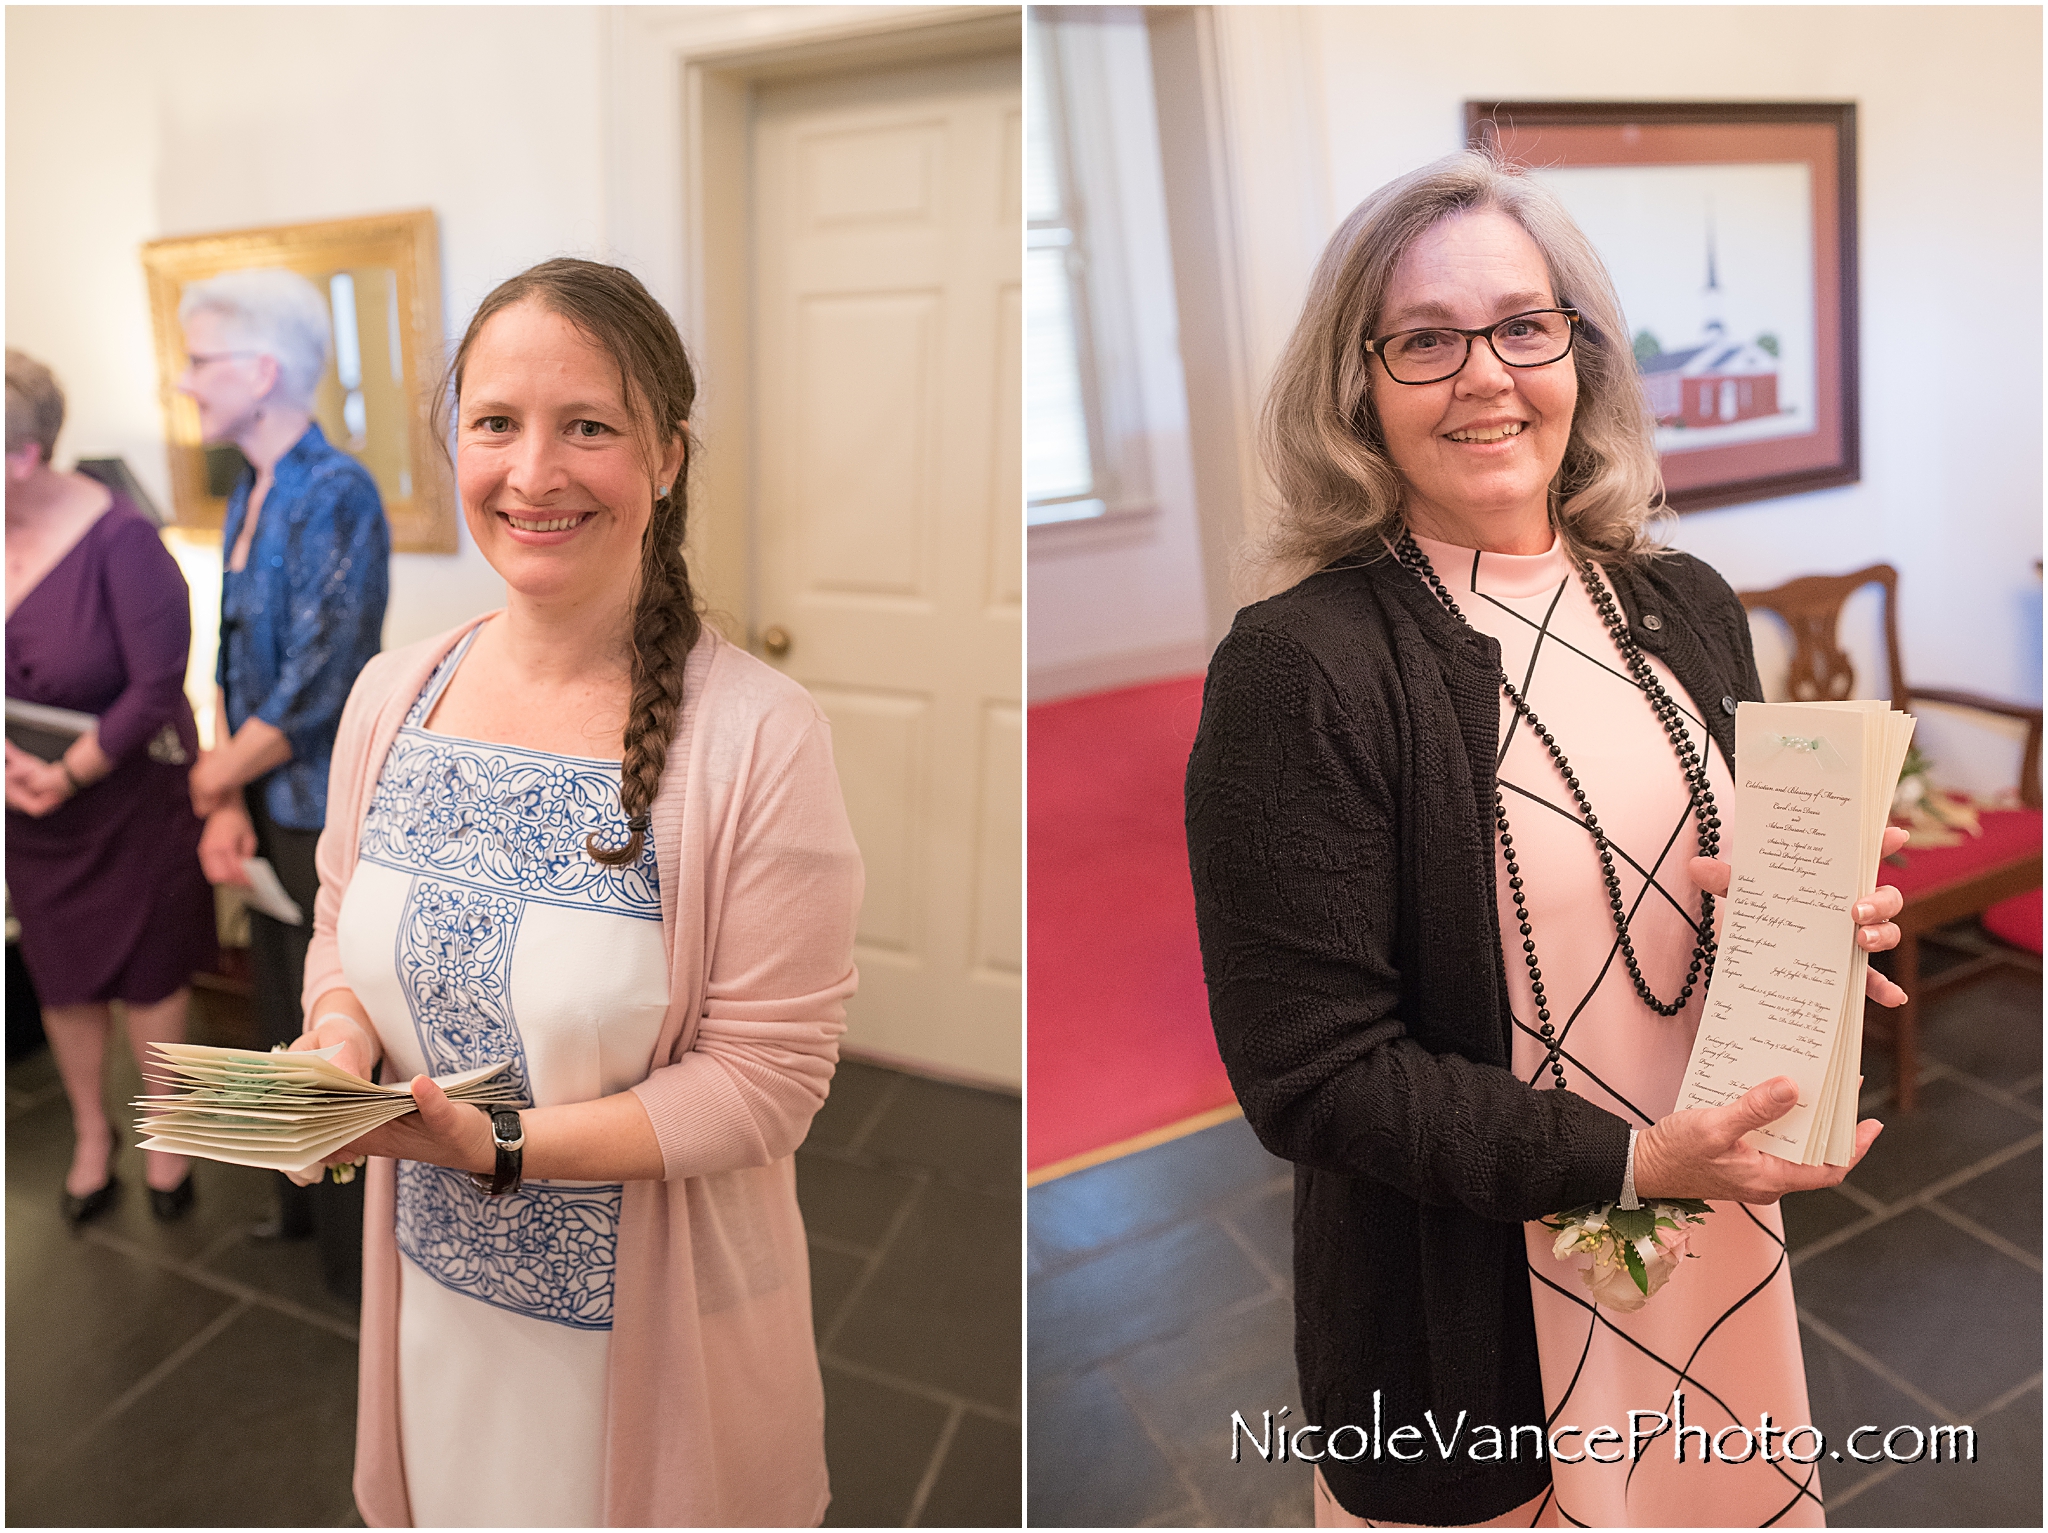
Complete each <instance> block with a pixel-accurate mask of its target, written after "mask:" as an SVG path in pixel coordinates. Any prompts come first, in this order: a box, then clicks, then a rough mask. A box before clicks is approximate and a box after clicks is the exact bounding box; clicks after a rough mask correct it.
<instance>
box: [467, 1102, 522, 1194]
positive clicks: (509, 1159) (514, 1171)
mask: <svg viewBox="0 0 2048 1533" xmlns="http://www.w3.org/2000/svg"><path fill="white" fill-rule="evenodd" d="M508 1119H509V1120H510V1121H509V1123H508V1122H507V1120H508ZM491 1144H492V1146H493V1147H494V1148H495V1149H496V1150H497V1152H498V1163H497V1165H495V1166H494V1167H492V1169H491V1174H490V1175H489V1176H482V1175H479V1174H478V1173H477V1172H474V1171H472V1172H471V1173H470V1174H469V1179H470V1181H472V1182H474V1183H475V1184H476V1188H477V1190H478V1191H479V1192H481V1193H483V1194H484V1195H485V1196H486V1197H493V1198H502V1197H504V1196H505V1195H506V1194H508V1193H513V1192H517V1191H518V1190H519V1183H520V1172H521V1170H522V1165H523V1162H524V1160H525V1158H526V1130H525V1127H524V1125H523V1123H522V1121H521V1119H520V1117H519V1114H518V1112H517V1111H516V1110H514V1109H512V1108H510V1107H499V1108H495V1109H493V1110H492V1112H491Z"/></svg>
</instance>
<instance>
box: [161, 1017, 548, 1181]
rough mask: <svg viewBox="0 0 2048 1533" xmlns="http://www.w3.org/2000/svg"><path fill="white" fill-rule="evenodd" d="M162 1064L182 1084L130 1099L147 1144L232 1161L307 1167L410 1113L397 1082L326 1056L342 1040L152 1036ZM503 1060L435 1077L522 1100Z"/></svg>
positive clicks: (498, 1098)
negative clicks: (313, 1045) (215, 1042)
mask: <svg viewBox="0 0 2048 1533" xmlns="http://www.w3.org/2000/svg"><path fill="white" fill-rule="evenodd" d="M150 1048H151V1049H153V1050H154V1051H155V1052H156V1055H157V1061H156V1062H157V1065H158V1068H159V1070H160V1071H162V1072H164V1073H167V1074H168V1075H169V1076H170V1077H171V1078H172V1079H174V1080H175V1081H176V1082H177V1083H178V1084H179V1087H180V1089H179V1090H178V1091H177V1092H175V1093H173V1094H170V1095H165V1096H145V1097H137V1098H136V1099H135V1101H134V1104H133V1105H134V1106H136V1107H137V1108H140V1109H141V1111H142V1117H141V1120H140V1121H139V1122H138V1123H137V1124H136V1125H135V1128H136V1132H138V1133H141V1134H147V1135H149V1136H150V1137H149V1138H147V1139H145V1140H144V1141H143V1142H142V1148H143V1149H145V1150H163V1151H165V1152H167V1153H169V1154H173V1155H198V1156H202V1157H204V1158H205V1159H207V1160H225V1161H229V1162H232V1163H233V1164H235V1165H238V1166H265V1167H268V1168H270V1169H272V1170H276V1171H304V1170H306V1169H307V1168H308V1167H310V1166H315V1165H318V1164H319V1163H320V1162H321V1161H323V1160H325V1159H326V1158H327V1157H328V1156H330V1155H332V1154H334V1153H335V1152H336V1151H338V1150H340V1149H342V1148H343V1147H344V1146H345V1145H348V1144H350V1143H352V1142H353V1141H355V1140H357V1139H360V1138H362V1136H363V1135H365V1134H367V1133H369V1132H370V1130H371V1129H373V1128H379V1127H381V1126H382V1125H384V1124H386V1123H389V1122H390V1121H391V1120H392V1119H394V1118H402V1117H404V1116H405V1114H407V1113H409V1112H411V1111H412V1110H413V1100H412V1093H411V1091H410V1090H408V1089H407V1088H406V1087H405V1086H403V1085H396V1086H380V1085H377V1084H376V1083H375V1082H372V1081H366V1080H363V1079H362V1078H360V1077H359V1076H354V1075H350V1074H349V1073H348V1072H347V1071H346V1070H344V1069H342V1068H340V1067H339V1066H338V1065H335V1064H333V1063H332V1062H331V1061H332V1060H333V1058H334V1056H335V1055H336V1054H337V1053H339V1052H340V1050H341V1045H340V1044H334V1045H331V1046H330V1047H328V1048H324V1049H307V1050H302V1051H300V1052H297V1053H282V1052H277V1053H261V1052H258V1051H257V1050H254V1049H218V1048H208V1047H206V1046H205V1045H203V1044H197V1043H152V1044H151V1045H150ZM509 1063H510V1061H508V1060H500V1061H498V1063H496V1064H494V1065H485V1066H483V1067H482V1068H480V1069H476V1070H465V1071H462V1072H461V1073H459V1074H455V1075H437V1076H435V1077H434V1083H435V1084H436V1085H437V1086H439V1087H440V1088H441V1089H442V1090H443V1091H445V1092H447V1093H448V1095H449V1096H450V1097H452V1098H454V1100H456V1101H458V1102H468V1103H471V1104H473V1105H474V1106H478V1107H489V1106H494V1105H498V1104H506V1105H511V1106H524V1105H525V1099H524V1098H523V1097H521V1096H520V1095H519V1094H518V1092H517V1091H516V1090H515V1089H514V1088H513V1086H512V1084H511V1083H510V1082H509V1081H506V1080H502V1079H499V1078H498V1077H500V1076H502V1075H503V1073H504V1071H505V1069H506V1066H507V1065H508V1064H509Z"/></svg>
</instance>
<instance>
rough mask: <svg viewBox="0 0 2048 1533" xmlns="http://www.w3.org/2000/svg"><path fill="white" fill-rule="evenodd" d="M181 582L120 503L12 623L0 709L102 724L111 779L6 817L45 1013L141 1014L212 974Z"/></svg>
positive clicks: (26, 955) (209, 898) (151, 533)
mask: <svg viewBox="0 0 2048 1533" xmlns="http://www.w3.org/2000/svg"><path fill="white" fill-rule="evenodd" d="M191 642H192V613H191V606H190V596H189V593H188V592H187V590H186V587H185V577H184V575H183V574H182V573H181V572H180V571H179V569H178V565H177V561H176V560H174V559H173V558H172V557H171V555H170V551H169V550H168V549H166V548H165V547H164V545H163V541H162V540H161V539H160V538H159V537H158V536H157V531H156V528H155V527H153V526H152V525H151V524H150V522H149V521H148V519H147V518H145V517H144V516H143V515H142V514H141V513H140V512H138V511H137V510H136V509H135V508H134V507H133V506H132V505H130V504H129V503H128V502H127V501H126V500H124V499H123V498H121V497H120V496H118V495H117V496H115V497H114V504H113V506H112V508H111V509H110V510H108V511H107V512H106V514H105V515H103V516H102V517H100V519H99V520H98V521H97V522H95V523H93V525H92V526H91V527H90V528H89V529H88V530H87V531H86V534H85V536H84V537H82V538H80V539H79V540H78V542H77V544H76V545H74V546H73V547H72V549H71V551H70V552H69V553H67V554H65V556H64V557H63V558H62V559H61V560H59V561H58V563H57V567H56V568H55V569H53V570H51V571H50V573H49V574H47V575H45V576H44V577H43V579H42V583H41V584H39V585H38V586H37V587H36V588H35V589H34V590H33V591H30V592H29V594H28V596H27V598H26V599H24V600H23V602H22V603H21V605H20V606H19V607H17V608H15V610H14V615H13V616H12V617H10V618H9V619H8V620H7V695H8V696H9V697H11V698H16V699H19V700H20V701H23V702H31V703H44V704H48V705H50V706H52V707H57V708H75V709H78V710H80V711H81V712H85V713H95V714H98V715H99V716H100V729H99V739H100V748H101V749H102V750H104V751H105V752H106V753H107V754H108V755H109V756H111V757H113V758H114V760H115V763H116V765H115V767H114V770H113V772H112V773H111V774H109V775H108V776H107V777H106V778H104V779H102V780H101V781H99V782H96V783H94V784H92V785H91V786H90V787H88V788H87V789H86V790H85V791H84V792H82V793H80V794H78V795H76V796H75V797H73V798H71V799H69V800H68V801H66V802H65V803H63V804H61V805H59V806H58V807H57V809H56V810H55V811H53V812H52V813H50V814H48V815H46V816H44V817H43V818H41V819H35V818H33V817H31V816H29V815H25V814H20V813H17V812H16V811H15V810H13V809H11V808H10V809H9V810H8V811H7V889H8V893H9V895H10V897H11V898H12V900H13V904H14V914H15V916H16V918H17V919H18V920H19V921H20V922H21V955H22V958H23V959H24V960H25V961H26V962H27V964H28V971H29V975H30V977H31V978H33V979H34V980H35V984H36V991H37V994H38V995H39V996H40V997H41V998H42V1002H43V1004H44V1005H45V1006H77V1005H83V1004H87V1003H90V1002H96V1001H133V1002H135V1003H136V1004H137V1005H149V1004H151V1003H153V1002H156V1001H161V1000H163V999H164V998H165V997H167V996H169V995H170V994H171V993H172V992H173V991H175V990H177V989H179V988H180V987H181V986H183V985H187V984H189V983H191V978H192V974H193V971H194V970H196V969H207V968H212V967H213V966H214V964H215V963H216V962H217V959H218V953H217V950H216V947H215V935H214V918H213V892H212V890H211V889H210V888H209V887H208V885H207V882H206V877H205V875H204V874H203V873H202V872H201V871H200V867H199V832H200V823H199V820H198V818H197V817H196V816H195V815H194V814H193V813H192V802H191V799H190V797H189V796H188V794H187V791H186V787H185V777H186V773H187V772H188V771H189V770H190V767H191V763H192V762H193V761H194V760H195V759H196V758H197V756H198V734H197V732H196V730H195V729H194V728H193V723H192V706H191V704H190V703H188V702H187V701H186V700H185V659H186V652H187V650H188V649H189V648H190V645H191Z"/></svg>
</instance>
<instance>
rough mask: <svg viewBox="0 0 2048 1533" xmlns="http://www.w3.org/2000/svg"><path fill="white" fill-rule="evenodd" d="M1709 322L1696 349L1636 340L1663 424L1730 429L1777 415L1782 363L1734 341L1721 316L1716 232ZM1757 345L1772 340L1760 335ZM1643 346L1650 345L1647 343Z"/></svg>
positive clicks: (1710, 239)
mask: <svg viewBox="0 0 2048 1533" xmlns="http://www.w3.org/2000/svg"><path fill="white" fill-rule="evenodd" d="M1705 296H1706V300H1707V315H1708V318H1707V321H1706V325H1705V336H1704V338H1703V339H1702V340H1701V341H1700V342H1699V344H1698V345H1695V346H1691V347H1688V348H1686V349H1685V350H1682V351H1664V350H1661V349H1655V350H1650V354H1649V355H1648V356H1645V355H1643V352H1644V350H1646V349H1650V348H1655V347H1656V341H1655V340H1654V339H1653V338H1651V337H1649V335H1648V332H1644V334H1643V335H1642V336H1640V337H1638V349H1637V353H1636V366H1637V367H1638V369H1639V370H1640V371H1641V372H1642V375H1643V388H1644V391H1645V392H1647V393H1648V395H1649V396H1650V409H1651V411H1652V412H1653V413H1654V414H1655V415H1656V417H1657V424H1658V425H1660V426H1726V425H1730V424H1732V423H1733V422H1735V421H1746V420H1754V419H1756V418H1757V417H1758V416H1760V415H1776V414H1777V413H1778V359H1777V357H1776V356H1775V355H1774V354H1773V352H1771V351H1767V350H1765V349H1764V346H1762V345H1759V344H1758V343H1757V341H1737V340H1731V339H1730V338H1729V336H1728V330H1727V326H1726V325H1725V324H1724V323H1723V322H1722V320H1721V318H1720V308H1721V284H1720V281H1719V279H1718V278H1717V276H1716V274H1715V271H1714V234H1713V227H1712V225H1711V224H1709V226H1708V229H1707V286H1706V290H1705ZM1758 341H1768V337H1763V336H1759V337H1758ZM1644 343H1647V345H1645V344H1644Z"/></svg>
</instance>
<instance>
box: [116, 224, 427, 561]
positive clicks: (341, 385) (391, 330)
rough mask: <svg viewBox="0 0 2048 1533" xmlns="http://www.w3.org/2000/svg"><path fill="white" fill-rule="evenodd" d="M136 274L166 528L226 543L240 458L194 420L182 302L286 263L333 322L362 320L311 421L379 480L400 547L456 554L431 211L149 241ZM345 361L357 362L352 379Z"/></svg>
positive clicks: (336, 361)
mask: <svg viewBox="0 0 2048 1533" xmlns="http://www.w3.org/2000/svg"><path fill="white" fill-rule="evenodd" d="M142 266H143V270H144V272H145V274H146V275H147V277H148V281H149V307H150V317H151V322H152V326H153V329H154V331H155V336H156V358H157V387H158V391H159V394H160V396H161V399H162V404H163V412H164V435H165V440H166V442H167V443H168V445H169V448H170V460H171V498H172V507H171V525H173V526H175V527H181V528H187V529H191V530H194V531H202V532H203V531H212V532H215V533H218V532H219V530H220V527H221V523H222V521H223V519H224V518H225V516H226V514H227V495H228V492H229V490H230V489H231V488H232V486H233V479H234V474H235V473H236V472H237V471H238V467H239V461H240V454H239V453H237V452H236V451H235V450H234V449H233V448H232V447H228V448H219V447H215V448H208V447H206V446H205V445H204V444H202V443H201V442H200V440H199V414H198V410H197V408H196V407H195V406H194V405H193V403H192V401H191V400H190V399H187V398H186V397H185V396H184V395H183V394H180V393H179V392H178V388H177V383H178V378H179V376H180V375H181V374H182V373H183V372H184V370H185V338H184V332H183V330H182V329H181V328H180V326H179V324H178V300H179V297H180V296H181V295H182V294H183V292H184V290H185V287H186V285H187V284H189V283H192V282H197V281H200V280H201V279H203V278H206V277H213V276H218V275H219V274H220V273H222V272H227V271H237V270H240V269H242V268H244V267H252V266H281V267H284V268H286V269H287V270H290V271H295V272H297V273H299V274H300V275H301V276H303V277H306V278H308V279H309V280H311V281H312V283H313V284H314V286H316V287H318V288H319V289H320V290H321V292H322V294H323V295H326V296H328V297H329V300H330V301H329V308H330V311H331V312H333V313H335V314H336V315H338V316H339V320H338V324H341V323H345V322H346V320H347V318H348V317H349V315H350V313H351V312H353V314H354V317H355V321H356V322H355V325H354V327H353V329H352V330H350V331H349V332H348V339H349V341H350V342H351V344H349V345H339V344H338V345H335V346H334V347H332V348H331V350H332V351H333V352H334V355H332V356H330V357H329V358H328V363H327V372H326V375H325V376H324V377H323V378H322V379H321V381H320V388H319V392H318V395H317V399H316V403H315V407H314V412H313V413H314V418H315V419H316V420H317V421H318V422H319V423H320V428H321V430H322V431H323V432H325V433H326V436H327V439H328V441H330V442H331V443H333V444H334V445H335V446H336V447H339V448H342V449H343V450H344V451H347V452H350V453H352V454H353V455H354V456H355V457H357V458H358V459H359V460H360V461H361V462H362V463H363V465H364V466H365V467H366V468H368V469H369V470H370V472H371V475H372V476H373V477H374V478H375V479H376V481H377V488H378V490H379V491H380V492H381V493H382V495H383V499H384V514H385V516H386V517H387V518H388V519H389V520H390V523H391V546H392V548H393V550H394V551H395V552H398V553H437V554H452V553H454V552H455V547H456V535H455V522H456V513H455V492H454V485H453V481H452V475H451V474H450V471H449V466H448V460H447V456H446V454H444V453H443V452H442V450H441V445H440V443H439V442H438V441H437V440H436V437H435V433H434V427H433V419H432V403H433V393H434V390H435V389H436V387H438V386H439V384H440V381H441V369H442V362H443V351H444V349H445V337H444V336H443V334H442V330H441V247H440V240H439V237H438V235H437V234H436V231H435V227H434V215H433V214H432V213H431V212H429V211H427V210H426V209H418V210H415V211H409V212H401V213H385V214H379V215H376V216H373V217H369V218H343V219H335V220H332V221H329V222H325V223H310V224H281V225H277V226H274V227H270V228H262V229H236V230H230V231H227V232H225V233H220V234H198V235H189V236H186V237H183V238H179V239H162V240H152V241H150V242H149V243H148V244H146V245H144V246H143V247H142ZM340 334H341V332H340V331H339V330H338V331H337V335H338V336H339V335H340ZM394 350H395V352H396V356H395V357H394V355H393V352H394ZM345 362H347V363H350V364H352V366H351V376H350V377H349V378H348V379H346V380H345V379H344V378H343V376H342V367H343V364H344V363H345Z"/></svg>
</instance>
